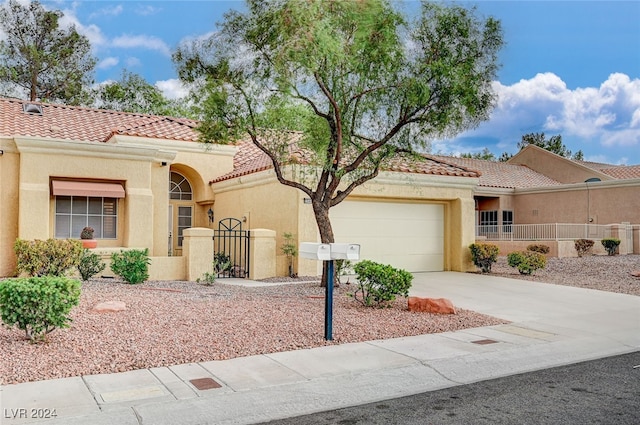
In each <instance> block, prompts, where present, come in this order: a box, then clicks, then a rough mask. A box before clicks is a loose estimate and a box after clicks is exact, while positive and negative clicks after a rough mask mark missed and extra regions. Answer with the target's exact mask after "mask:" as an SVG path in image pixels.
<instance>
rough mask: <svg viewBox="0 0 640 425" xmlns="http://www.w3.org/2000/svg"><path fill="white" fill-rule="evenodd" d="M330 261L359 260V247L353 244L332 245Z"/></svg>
mask: <svg viewBox="0 0 640 425" xmlns="http://www.w3.org/2000/svg"><path fill="white" fill-rule="evenodd" d="M329 245H331V259H332V260H359V259H360V245H358V244H354V243H332V244H329Z"/></svg>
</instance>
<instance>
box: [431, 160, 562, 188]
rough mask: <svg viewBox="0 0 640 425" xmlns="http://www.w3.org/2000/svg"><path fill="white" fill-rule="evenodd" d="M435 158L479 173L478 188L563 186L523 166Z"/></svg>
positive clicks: (496, 162) (497, 162)
mask: <svg viewBox="0 0 640 425" xmlns="http://www.w3.org/2000/svg"><path fill="white" fill-rule="evenodd" d="M435 158H437V159H439V160H441V161H444V162H448V163H451V164H454V165H457V166H460V167H465V168H468V169H471V170H477V171H479V172H480V173H481V176H480V182H479V184H478V186H484V187H495V188H511V189H525V188H531V187H544V186H558V185H561V184H562V183H560V182H559V181H557V180H554V179H552V178H550V177H547V176H545V175H544V174H540V173H538V172H536V171H533V170H532V169H530V168H528V167H525V166H523V165H512V164H507V163H505V162H499V161H486V160H483V159H471V158H458V157H453V156H440V155H437V156H435Z"/></svg>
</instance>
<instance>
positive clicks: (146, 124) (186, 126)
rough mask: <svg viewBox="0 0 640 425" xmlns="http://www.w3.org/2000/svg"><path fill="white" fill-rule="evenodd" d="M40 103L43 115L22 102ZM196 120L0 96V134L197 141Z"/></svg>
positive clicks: (98, 140) (79, 138)
mask: <svg viewBox="0 0 640 425" xmlns="http://www.w3.org/2000/svg"><path fill="white" fill-rule="evenodd" d="M25 104H35V105H39V106H41V107H42V115H40V114H32V113H27V112H24V111H23V105H25ZM197 124H198V123H197V122H196V121H193V120H188V119H183V118H172V117H163V116H156V115H145V114H135V113H126V112H117V111H107V110H101V109H91V108H81V107H76V106H66V105H57V104H50V103H39V102H28V101H24V100H17V99H4V98H0V136H7V137H14V136H33V137H43V138H52V139H67V140H79V141H88V142H106V141H107V140H109V138H110V137H111V136H113V135H114V134H119V135H127V136H139V137H150V138H157V139H168V140H181V141H191V142H193V141H197V139H198V133H197V132H196V131H195V127H196V126H197Z"/></svg>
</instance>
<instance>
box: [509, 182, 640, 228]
mask: <svg viewBox="0 0 640 425" xmlns="http://www.w3.org/2000/svg"><path fill="white" fill-rule="evenodd" d="M514 221H515V223H516V224H538V223H589V222H590V223H592V224H612V223H623V222H629V223H634V224H636V223H640V180H638V179H636V180H625V181H616V182H597V183H581V184H577V185H571V186H568V187H564V188H562V189H549V188H547V189H546V190H521V191H516V193H515V195H514Z"/></svg>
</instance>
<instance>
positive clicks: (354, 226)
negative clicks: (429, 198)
mask: <svg viewBox="0 0 640 425" xmlns="http://www.w3.org/2000/svg"><path fill="white" fill-rule="evenodd" d="M329 216H330V218H331V224H332V226H333V232H334V236H335V239H336V242H349V243H359V244H360V258H361V259H366V260H372V261H376V262H379V263H384V264H390V265H392V266H393V267H396V268H402V269H405V270H408V271H410V272H422V271H442V270H444V206H443V205H438V204H413V203H394V202H359V201H343V202H342V203H340V204H338V205H336V206H335V207H333V208H331V210H330V214H329Z"/></svg>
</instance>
